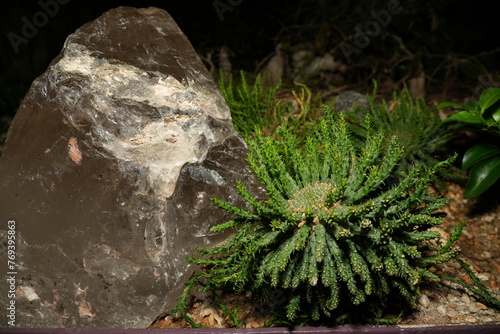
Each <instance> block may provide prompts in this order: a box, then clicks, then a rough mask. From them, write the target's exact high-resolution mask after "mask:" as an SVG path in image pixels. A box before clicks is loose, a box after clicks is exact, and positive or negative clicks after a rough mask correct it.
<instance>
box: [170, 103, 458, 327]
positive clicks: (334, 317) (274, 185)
mask: <svg viewBox="0 0 500 334" xmlns="http://www.w3.org/2000/svg"><path fill="white" fill-rule="evenodd" d="M313 125H314V126H313V128H314V133H312V134H311V135H310V136H308V138H307V141H306V144H305V145H304V146H299V145H298V142H299V139H298V138H297V135H296V134H295V133H294V132H293V131H291V130H290V128H288V127H281V128H280V129H279V131H278V134H277V136H276V138H270V137H266V136H263V135H262V134H260V133H259V132H258V133H257V135H256V136H255V138H254V139H251V140H249V147H250V148H251V154H250V155H249V163H250V165H251V167H252V169H253V170H254V171H255V173H256V175H257V176H258V177H259V179H260V180H261V182H262V184H263V185H264V186H265V188H266V189H267V194H268V198H267V199H265V200H258V199H256V198H255V197H254V196H252V194H250V193H249V192H248V191H247V189H246V187H245V185H244V184H243V183H238V184H237V189H238V191H239V192H240V194H241V195H242V197H243V198H244V199H245V200H246V201H247V202H248V204H249V207H251V209H248V208H241V207H236V206H232V205H230V204H228V203H227V202H226V201H224V200H223V199H214V203H215V204H216V205H217V206H219V207H220V208H222V209H224V210H226V211H227V212H228V213H231V214H232V217H233V218H234V219H232V220H229V221H227V222H224V223H222V224H220V225H218V226H216V227H214V228H213V231H223V230H227V229H234V230H235V233H234V235H233V236H232V237H231V238H229V239H228V240H227V242H225V243H223V244H222V245H220V246H218V247H215V248H213V249H200V250H199V251H200V252H201V253H202V254H203V256H202V257H200V258H198V257H193V258H190V259H189V260H190V261H191V262H193V263H196V264H198V265H203V270H202V272H200V273H198V274H196V275H194V276H193V278H192V279H191V280H190V282H189V283H188V284H187V287H186V290H185V291H184V293H183V295H182V296H181V298H180V303H179V306H178V307H177V308H176V310H175V311H178V312H181V313H183V314H184V315H186V303H187V300H188V298H189V291H190V289H192V288H194V287H196V286H200V287H201V289H202V290H208V291H218V290H219V291H220V290H225V291H231V292H235V293H245V292H251V293H252V296H253V297H255V298H258V299H260V300H261V301H265V302H271V303H273V304H274V306H275V308H274V314H273V317H274V318H273V319H280V320H282V321H288V323H289V324H290V323H297V322H300V323H302V322H304V321H306V322H307V321H311V322H309V323H312V322H314V321H317V320H321V319H323V320H324V319H326V318H325V316H326V317H328V319H329V320H328V323H329V324H331V323H336V322H337V323H338V322H345V321H356V320H357V321H369V319H370V317H372V318H373V317H377V316H381V315H382V312H383V311H384V310H386V309H388V308H390V307H391V305H392V306H395V305H396V307H398V308H399V310H401V307H402V306H408V305H411V304H412V303H413V298H412V296H413V295H415V294H416V293H417V292H418V288H419V285H420V283H421V282H423V281H429V280H430V281H433V280H438V277H436V276H435V275H434V274H432V273H431V272H430V271H429V270H428V268H429V267H430V266H432V265H434V264H437V263H443V262H446V261H448V260H449V259H451V258H453V257H455V255H456V250H455V249H454V248H453V247H450V245H446V248H440V247H441V246H440V245H437V246H436V243H431V242H430V241H432V240H434V239H436V238H438V236H439V234H438V232H436V231H433V230H430V227H432V226H436V225H439V224H441V222H442V219H441V218H440V217H441V215H440V214H439V213H438V212H437V211H438V210H439V209H440V208H442V207H443V206H444V205H445V204H446V200H445V199H442V198H440V197H438V196H434V195H432V194H429V193H428V190H427V186H428V184H429V183H430V182H431V180H432V179H433V177H434V175H435V173H436V172H437V171H438V169H439V168H442V167H444V166H446V165H448V164H449V161H446V162H442V163H438V164H436V165H434V166H433V167H432V168H426V167H425V166H423V165H421V164H417V165H415V166H413V167H411V168H409V169H408V171H407V172H406V173H400V174H399V175H397V177H396V175H395V173H396V171H397V170H398V169H399V168H398V167H399V166H398V164H399V162H400V161H401V157H402V156H403V155H404V149H403V147H402V146H401V145H400V144H398V142H397V138H396V137H395V136H393V137H392V138H391V139H390V140H389V142H388V143H386V139H385V134H384V133H383V132H381V131H375V130H373V127H372V126H370V123H369V122H367V123H365V125H366V127H365V129H366V145H365V146H363V147H362V148H359V149H357V148H356V147H358V146H356V145H354V144H353V139H352V136H351V134H350V132H349V126H348V124H347V122H346V121H345V120H344V119H343V118H340V119H336V118H335V117H333V116H332V113H331V112H330V111H329V110H327V113H326V116H324V117H323V118H321V119H320V120H318V121H317V122H315V123H314V124H313ZM389 181H390V182H389ZM432 245H435V246H432ZM430 251H432V252H430ZM226 289H227V290H226ZM277 291H278V292H279V296H280V298H273V297H272V296H273V295H274V296H275V295H277V294H276V292H277ZM360 307H362V309H360ZM187 318H188V320H189V317H187Z"/></svg>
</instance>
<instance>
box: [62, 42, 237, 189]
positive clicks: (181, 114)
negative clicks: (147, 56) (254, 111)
mask: <svg viewBox="0 0 500 334" xmlns="http://www.w3.org/2000/svg"><path fill="white" fill-rule="evenodd" d="M55 69H56V71H60V72H63V73H65V74H66V75H69V76H71V77H78V78H84V83H85V84H86V85H88V89H89V90H90V91H92V92H94V95H93V97H92V98H93V102H92V103H93V108H88V107H87V108H84V107H82V108H81V110H79V111H78V112H80V113H86V114H87V115H88V116H89V117H87V119H90V120H92V121H94V124H91V126H92V131H93V133H94V134H96V135H97V136H98V137H99V138H95V139H96V140H98V141H99V142H98V143H96V144H97V145H100V146H102V147H103V148H105V149H106V150H107V151H108V152H109V153H111V154H113V155H114V156H115V157H116V158H118V159H120V160H122V161H125V162H127V163H129V164H130V163H132V164H136V165H139V166H144V167H147V168H149V175H148V179H149V184H150V186H151V188H152V189H155V191H156V195H157V196H158V197H159V198H168V197H170V196H171V195H172V193H173V191H174V189H175V185H176V182H177V180H178V177H179V174H180V171H181V169H182V166H184V165H185V164H186V163H189V162H197V161H200V160H202V159H203V158H204V157H205V155H206V153H207V151H208V148H209V147H210V144H211V143H212V142H213V141H214V140H215V136H214V134H213V133H212V131H211V129H210V127H209V126H208V125H207V123H206V116H211V117H213V118H215V119H220V120H229V119H230V117H231V116H230V112H229V108H227V106H225V105H223V107H221V106H220V104H219V103H217V101H218V100H220V96H219V97H217V96H214V94H213V92H209V91H207V90H205V89H203V88H202V87H200V85H198V84H197V83H196V82H191V81H189V82H185V83H181V82H179V81H178V80H177V79H175V78H174V77H173V76H167V75H165V74H162V73H159V72H145V71H144V70H142V69H139V68H137V67H134V66H131V65H127V64H121V63H114V62H110V61H108V60H106V59H99V58H97V57H94V56H93V55H92V54H91V53H90V51H88V50H86V49H85V48H84V47H83V46H81V45H77V44H71V43H70V44H68V45H66V51H65V53H64V56H63V57H62V58H61V60H60V61H59V62H58V63H57V64H56V66H55ZM66 95H67V100H68V105H72V104H73V106H74V105H75V103H77V102H75V101H78V96H79V94H78V93H74V92H71V91H70V92H68V93H67V94H66ZM119 100H125V101H135V102H139V103H143V104H145V105H149V106H152V107H154V108H157V110H158V111H159V113H160V114H161V115H162V116H164V118H161V119H151V118H145V117H142V116H141V115H137V113H136V114H127V113H123V112H122V114H118V113H117V111H116V110H115V109H116V108H115V107H114V105H115V103H116V101H119ZM72 109H74V107H73V108H69V110H72ZM74 112H75V111H71V112H69V113H67V117H68V119H69V120H70V123H71V124H73V125H76V124H75V122H73V119H74V118H75V117H76V116H75V114H72V113H74ZM98 114H105V115H106V117H108V118H107V119H109V120H110V121H111V123H113V124H114V125H116V127H118V128H119V130H120V131H113V129H110V128H108V127H106V126H108V125H106V122H102V121H101V122H97V121H96V120H97V119H99V117H98V116H99V115H98ZM101 119H102V117H101ZM145 119H146V121H145ZM117 132H118V134H117Z"/></svg>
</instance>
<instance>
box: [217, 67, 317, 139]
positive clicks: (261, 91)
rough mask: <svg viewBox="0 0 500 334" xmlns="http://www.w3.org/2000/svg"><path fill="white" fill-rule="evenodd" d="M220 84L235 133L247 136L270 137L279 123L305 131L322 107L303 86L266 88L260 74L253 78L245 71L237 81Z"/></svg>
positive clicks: (233, 79) (221, 81)
mask: <svg viewBox="0 0 500 334" xmlns="http://www.w3.org/2000/svg"><path fill="white" fill-rule="evenodd" d="M218 85H219V89H220V91H221V93H222V95H223V96H224V99H225V100H226V102H227V104H228V106H229V109H230V110H231V117H232V121H233V124H234V127H235V129H236V131H238V132H239V133H240V134H241V135H243V136H245V137H246V136H249V135H250V136H251V135H253V134H254V133H255V131H256V130H261V131H262V132H265V133H268V134H271V133H273V132H274V131H275V129H276V128H277V127H278V126H279V125H280V124H288V126H289V127H291V128H293V129H294V130H302V128H303V127H304V126H305V125H307V123H308V118H309V117H310V115H311V114H312V113H314V110H319V108H318V107H319V106H320V103H319V99H318V98H316V97H313V95H312V93H311V91H310V90H309V88H308V87H307V86H306V85H304V84H300V83H295V84H294V86H293V87H292V88H290V89H286V88H284V87H282V85H281V84H277V85H276V86H266V85H264V84H263V83H262V79H261V76H260V75H257V76H256V77H255V78H253V79H252V78H250V76H249V75H247V74H245V73H244V72H243V71H241V72H240V75H239V77H237V78H236V79H235V78H234V77H233V76H232V75H231V76H230V77H229V80H228V81H227V82H225V81H224V77H223V76H221V79H220V80H219V83H218Z"/></svg>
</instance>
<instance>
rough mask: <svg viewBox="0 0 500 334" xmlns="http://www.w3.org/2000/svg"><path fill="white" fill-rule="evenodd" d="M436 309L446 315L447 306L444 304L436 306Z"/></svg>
mask: <svg viewBox="0 0 500 334" xmlns="http://www.w3.org/2000/svg"><path fill="white" fill-rule="evenodd" d="M436 310H437V311H438V313H439V314H441V315H442V316H443V317H444V316H446V308H445V307H444V306H443V305H439V306H438V307H436Z"/></svg>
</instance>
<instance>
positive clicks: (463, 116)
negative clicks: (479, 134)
mask: <svg viewBox="0 0 500 334" xmlns="http://www.w3.org/2000/svg"><path fill="white" fill-rule="evenodd" d="M452 121H455V122H461V123H467V124H483V122H482V121H481V119H480V118H478V117H476V116H474V115H471V114H470V113H469V112H468V111H465V110H464V111H460V112H457V113H456V114H453V115H451V116H450V117H448V118H447V119H446V120H445V122H452Z"/></svg>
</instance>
